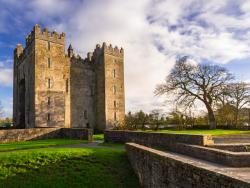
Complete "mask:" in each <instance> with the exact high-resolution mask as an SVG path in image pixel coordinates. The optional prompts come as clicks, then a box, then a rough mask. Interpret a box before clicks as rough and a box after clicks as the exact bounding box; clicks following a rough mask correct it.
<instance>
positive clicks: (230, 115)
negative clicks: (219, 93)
mask: <svg viewBox="0 0 250 188" xmlns="http://www.w3.org/2000/svg"><path fill="white" fill-rule="evenodd" d="M217 108H218V109H217V110H216V117H217V121H218V123H220V124H221V125H227V126H231V125H233V122H234V116H235V115H234V112H235V107H234V106H233V105H231V104H230V103H226V104H223V105H222V104H220V105H218V107H217Z"/></svg>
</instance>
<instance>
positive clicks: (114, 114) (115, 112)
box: [114, 112, 116, 121]
mask: <svg viewBox="0 0 250 188" xmlns="http://www.w3.org/2000/svg"><path fill="white" fill-rule="evenodd" d="M114 120H115V121H116V112H114Z"/></svg>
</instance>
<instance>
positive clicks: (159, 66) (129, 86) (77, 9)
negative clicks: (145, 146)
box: [0, 0, 250, 116]
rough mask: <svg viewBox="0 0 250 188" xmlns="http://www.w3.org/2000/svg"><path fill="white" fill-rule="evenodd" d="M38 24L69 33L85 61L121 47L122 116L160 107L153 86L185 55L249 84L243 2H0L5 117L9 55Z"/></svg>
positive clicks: (247, 13) (0, 97)
mask: <svg viewBox="0 0 250 188" xmlns="http://www.w3.org/2000/svg"><path fill="white" fill-rule="evenodd" d="M36 23H38V24H40V25H42V27H45V26H48V27H49V30H51V31H53V30H56V31H58V32H62V31H63V32H66V38H67V45H68V44H69V43H72V45H73V47H74V49H75V51H76V52H77V53H79V54H80V55H81V56H82V57H85V56H86V53H87V52H88V51H92V50H93V49H94V47H95V45H96V44H97V43H102V42H104V41H105V42H107V43H112V44H114V45H118V46H119V47H121V46H122V47H123V48H124V49H125V84H126V86H125V87H126V111H129V110H132V111H135V110H139V109H143V110H146V111H150V110H152V109H153V108H158V107H159V106H160V105H161V104H162V101H163V100H164V99H161V98H156V97H154V95H153V90H154V87H155V85H156V84H157V83H159V82H162V81H163V79H164V77H165V76H166V75H167V74H168V73H169V71H170V69H171V68H172V67H173V65H174V62H175V59H176V57H179V56H182V55H188V56H189V57H191V58H192V59H193V60H194V61H196V62H203V61H206V62H211V63H217V64H221V65H222V66H225V67H227V68H228V69H229V70H230V71H231V72H232V73H235V75H236V77H237V79H238V80H243V81H250V74H249V70H250V1H248V0H237V1H234V0H219V1H218V0H210V1H207V0H189V1H187V0H140V1H134V0H126V1H124V0H105V1H103V0H74V1H69V0H42V1H41V0H0V101H1V102H2V105H3V106H4V110H5V116H11V114H12V64H13V58H12V54H13V50H14V48H15V46H16V44H17V43H22V44H24V40H25V36H26V35H27V34H28V33H29V32H30V31H31V30H32V27H33V26H34V25H35V24H36ZM170 107H171V106H170ZM170 107H169V108H170Z"/></svg>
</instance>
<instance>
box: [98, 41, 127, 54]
mask: <svg viewBox="0 0 250 188" xmlns="http://www.w3.org/2000/svg"><path fill="white" fill-rule="evenodd" d="M100 51H102V52H104V53H107V54H110V55H114V56H118V57H123V56H124V50H123V48H120V49H119V48H118V47H117V46H115V47H113V46H112V44H110V45H107V43H106V42H104V43H103V44H102V46H101V45H99V44H97V45H96V48H95V50H94V54H98V53H99V52H100Z"/></svg>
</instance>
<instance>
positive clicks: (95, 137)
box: [93, 134, 104, 141]
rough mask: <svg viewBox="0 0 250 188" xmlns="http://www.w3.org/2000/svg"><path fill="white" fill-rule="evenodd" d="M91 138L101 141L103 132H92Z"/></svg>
mask: <svg viewBox="0 0 250 188" xmlns="http://www.w3.org/2000/svg"><path fill="white" fill-rule="evenodd" d="M93 139H94V140H102V141H104V134H94V135H93Z"/></svg>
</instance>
